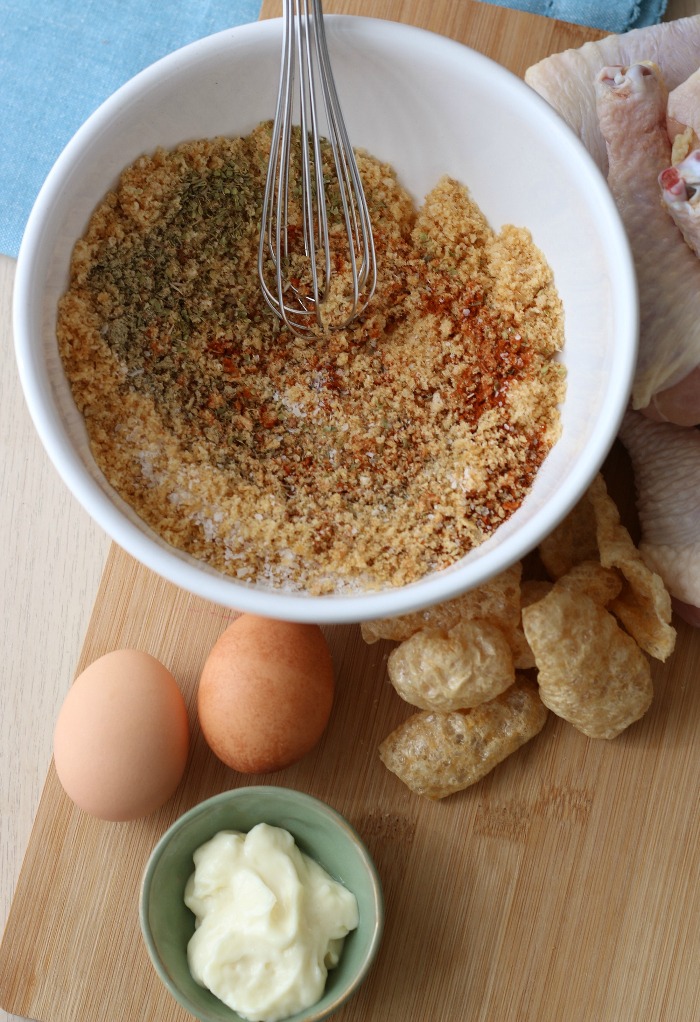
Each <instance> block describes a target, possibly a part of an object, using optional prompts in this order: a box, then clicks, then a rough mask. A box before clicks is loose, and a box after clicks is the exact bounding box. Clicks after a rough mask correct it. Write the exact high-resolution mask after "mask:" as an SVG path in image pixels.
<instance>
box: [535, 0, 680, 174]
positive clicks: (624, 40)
mask: <svg viewBox="0 0 700 1022" xmlns="http://www.w3.org/2000/svg"><path fill="white" fill-rule="evenodd" d="M642 60H651V61H653V62H654V63H655V64H658V66H659V67H660V68H662V69H663V73H664V80H665V82H666V85H667V86H668V88H669V89H671V90H672V89H675V88H676V87H677V86H678V85H680V84H681V82H684V81H685V80H686V78H689V77H690V76H691V75H692V74H693V73H694V72H695V71H696V70H697V68H698V65H700V15H696V16H694V17H692V18H678V19H677V20H676V21H667V22H662V23H661V24H659V25H650V26H649V27H648V28H637V29H633V30H632V31H631V32H625V33H624V35H608V36H604V37H603V38H602V39H600V40H598V41H596V42H590V43H584V45H583V46H580V47H579V48H578V49H571V50H564V51H563V52H562V53H555V54H552V56H550V57H545V58H544V60H541V61H540V62H539V63H537V64H533V65H532V67H529V68H528V69H527V71H526V72H525V81H526V82H527V83H528V85H530V86H532V88H533V89H534V90H535V91H536V92H539V94H540V95H541V96H544V98H545V99H546V100H547V102H548V103H549V104H550V106H553V107H554V109H555V110H557V111H558V113H559V114H561V116H562V117H563V118H564V120H565V121H567V123H568V124H569V125H570V126H571V127H572V128H573V130H574V131H575V132H576V134H577V135H578V136H579V138H580V139H581V140H582V142H583V144H584V145H585V146H586V148H587V149H588V151H589V153H590V154H591V155H592V156H593V159H594V160H595V161H596V163H597V164H598V166H599V167H600V169H601V170H602V171H603V173H604V174H605V173H607V169H608V161H607V155H606V150H605V142H604V141H603V137H602V135H601V133H600V127H599V125H598V117H597V114H596V102H595V84H594V82H595V77H596V75H597V74H598V72H599V71H600V69H601V67H606V66H607V65H623V66H625V67H628V66H629V65H630V64H634V63H636V62H637V61H642Z"/></svg>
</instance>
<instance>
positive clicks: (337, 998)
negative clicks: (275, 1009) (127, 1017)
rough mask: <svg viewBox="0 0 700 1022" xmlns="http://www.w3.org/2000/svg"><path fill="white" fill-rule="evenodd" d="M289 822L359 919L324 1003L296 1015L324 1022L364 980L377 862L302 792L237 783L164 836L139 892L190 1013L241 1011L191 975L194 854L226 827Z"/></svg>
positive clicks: (171, 979) (377, 903) (376, 904)
mask: <svg viewBox="0 0 700 1022" xmlns="http://www.w3.org/2000/svg"><path fill="white" fill-rule="evenodd" d="M263 821H264V822H266V823H269V824H271V825H273V826H278V827H283V828H284V829H285V830H288V831H289V832H290V834H292V836H293V837H294V839H295V841H296V843H297V845H298V846H299V848H300V849H301V851H302V852H305V853H306V854H307V855H309V856H310V857H311V858H313V859H315V860H316V861H317V862H318V863H320V865H321V866H323V868H324V869H325V870H326V871H327V872H328V873H330V875H331V876H333V877H334V878H335V879H336V880H339V881H340V882H341V883H342V884H344V886H345V887H347V888H348V890H350V891H352V893H353V894H354V895H355V897H356V898H357V903H358V909H359V916H360V923H359V926H358V928H357V929H356V930H354V931H353V932H352V933H350V934H349V935H348V937H347V938H346V941H345V946H344V949H343V954H342V956H341V959H340V962H339V963H338V966H337V967H336V968H335V969H332V970H331V971H330V972H329V973H328V981H327V983H326V988H325V992H324V995H323V997H322V998H321V1000H320V1001H319V1002H318V1003H317V1004H316V1005H314V1006H313V1008H312V1009H309V1010H308V1011H307V1012H303V1013H300V1014H299V1015H294V1016H291V1017H292V1018H294V1019H302V1018H303V1019H304V1020H307V1022H309V1020H319V1019H322V1018H325V1017H326V1016H327V1015H328V1014H330V1013H331V1012H332V1011H335V1010H336V1009H337V1008H338V1007H339V1004H340V1003H341V1002H342V1001H343V1000H345V999H346V998H347V997H348V996H350V995H351V994H352V993H353V992H354V991H355V989H356V988H357V987H358V986H359V984H360V983H361V982H362V980H363V979H364V976H365V974H366V972H367V970H368V969H369V967H370V965H371V963H372V961H373V959H374V956H375V954H376V951H377V949H378V946H379V942H380V939H381V934H382V928H383V901H382V892H381V884H380V881H379V877H378V875H377V873H376V870H375V868H374V865H373V863H372V861H371V859H370V857H369V855H368V853H367V851H366V850H365V848H364V846H363V845H362V843H361V841H360V840H359V838H358V837H357V835H356V834H355V832H354V830H353V829H352V827H350V825H349V824H348V823H347V821H345V820H344V819H343V818H342V817H341V816H340V815H339V814H338V813H336V812H335V811H334V810H333V809H331V808H330V807H329V806H327V805H325V804H324V803H322V802H319V801H318V800H317V799H315V798H313V797H311V796H309V795H306V794H304V793H302V792H298V791H292V790H290V789H283V788H275V787H259V788H258V787H254V788H238V789H235V790H234V791H231V792H224V793H223V794H221V795H215V796H214V797H213V798H211V799H208V800H207V801H206V802H203V803H201V804H200V805H198V806H195V807H194V808H193V809H191V810H190V811H189V812H188V813H186V814H185V815H184V816H183V817H182V818H181V819H180V820H178V821H177V822H176V823H175V824H174V825H173V827H171V829H170V830H169V831H167V832H166V834H165V835H164V836H163V838H162V839H161V841H160V842H159V843H158V845H157V846H156V848H155V849H154V851H153V853H152V855H151V858H150V859H149V862H148V864H147V866H146V870H145V873H144V878H143V883H142V889H141V905H140V915H141V927H142V931H143V934H144V939H145V941H146V946H147V948H148V952H149V954H150V956H151V960H152V962H153V964H154V966H155V968H156V971H157V972H158V974H159V975H160V977H161V979H162V980H163V981H164V983H165V985H166V986H167V987H168V989H169V990H170V992H171V993H172V994H173V996H174V997H175V998H176V999H177V1000H178V1001H179V1003H180V1004H181V1005H182V1006H183V1007H184V1008H186V1010H187V1011H189V1012H191V1013H192V1014H194V1015H196V1016H197V1017H199V1018H204V1019H206V1020H208V1022H209V1020H211V1022H214V1020H216V1022H232V1020H237V1019H239V1018H240V1016H239V1015H238V1014H237V1013H236V1012H234V1011H232V1010H231V1009H230V1008H229V1007H227V1005H225V1004H223V1003H222V1002H221V1001H220V1000H219V999H218V998H217V997H215V996H214V995H213V994H212V993H211V992H210V991H209V990H206V989H205V988H203V987H201V986H199V985H198V984H197V983H195V981H194V980H193V979H192V976H191V974H190V971H189V967H188V965H187V942H188V941H189V939H190V937H191V936H192V934H193V933H194V916H193V914H192V913H191V912H190V910H189V909H188V908H187V906H186V905H185V903H184V901H183V894H184V890H185V884H186V882H187V879H188V877H189V876H190V874H191V873H192V871H193V869H194V863H193V860H192V855H193V853H194V851H195V850H196V849H197V848H198V847H199V846H200V845H202V844H203V843H204V842H205V841H208V840H209V839H210V838H212V837H213V836H214V835H215V834H216V833H217V832H218V831H220V830H240V831H243V832H247V831H248V830H250V829H251V828H252V827H254V826H255V824H256V823H260V822H263Z"/></svg>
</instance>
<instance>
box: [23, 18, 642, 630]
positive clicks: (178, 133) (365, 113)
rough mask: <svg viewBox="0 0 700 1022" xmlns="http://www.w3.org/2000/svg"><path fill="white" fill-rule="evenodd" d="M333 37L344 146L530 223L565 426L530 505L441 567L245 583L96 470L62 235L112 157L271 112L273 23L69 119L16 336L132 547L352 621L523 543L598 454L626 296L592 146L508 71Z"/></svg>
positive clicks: (78, 477)
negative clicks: (554, 323)
mask: <svg viewBox="0 0 700 1022" xmlns="http://www.w3.org/2000/svg"><path fill="white" fill-rule="evenodd" d="M327 23H328V24H327V35H328V42H329V47H330V50H331V58H332V62H333V67H334V70H335V76H336V82H337V86H338V91H339V94H340V98H341V103H342V106H343V111H344V114H345V119H346V121H347V126H348V129H349V133H350V137H351V138H352V140H353V144H354V145H356V146H361V147H364V148H366V149H368V150H369V151H370V152H371V153H373V154H374V155H375V156H377V157H379V158H381V159H383V160H387V161H389V162H390V163H391V164H393V165H394V167H395V168H396V169H397V170H398V173H399V177H400V180H401V181H402V183H403V184H405V185H406V187H407V188H408V189H409V191H410V192H411V193H412V194H413V196H414V197H415V199H416V200H417V201H418V202H420V201H421V200H422V199H423V197H424V195H425V194H426V192H427V191H429V189H430V188H431V187H432V186H433V185H434V184H435V183H436V182H437V180H438V179H439V178H440V176H441V175H443V174H450V175H452V176H453V177H455V178H457V179H459V180H460V181H463V182H464V183H465V184H466V185H467V186H468V187H469V189H470V190H471V192H472V194H473V196H474V198H475V200H476V201H477V203H478V204H479V205H480V207H481V209H482V210H483V212H484V213H485V215H486V216H487V218H488V220H489V221H490V223H491V225H492V226H493V227H494V228H496V229H497V228H499V227H500V226H501V225H502V224H504V223H514V224H516V225H518V226H523V227H528V228H529V229H530V230H531V232H532V235H533V238H534V241H535V243H536V244H537V245H538V246H539V247H540V248H541V249H542V251H543V252H544V253H545V255H546V257H547V259H548V261H549V263H550V265H551V266H552V268H553V270H554V274H555V280H556V284H557V287H558V290H559V293H560V295H561V298H562V300H563V302H564V308H565V317H566V344H565V351H564V355H563V361H564V362H565V364H566V366H567V370H568V393H567V397H566V401H565V404H564V407H563V410H562V425H563V435H562V437H561V439H560V440H559V442H558V443H557V444H556V446H555V447H554V449H553V451H552V452H551V453H550V455H549V456H548V458H547V459H546V461H545V463H544V465H543V467H542V469H541V470H540V472H539V473H538V475H537V478H536V481H535V484H534V487H533V489H532V491H531V493H530V494H529V495H528V497H527V499H526V500H525V501H524V503H523V505H522V507H521V508H520V509H519V510H518V511H517V512H516V513H515V514H514V515H513V516H512V517H511V518H510V519H509V520H508V521H507V522H506V523H505V524H504V525H503V526H501V528H500V529H499V530H498V531H497V532H496V533H495V534H494V535H493V536H492V537H491V538H490V539H489V540H488V541H487V542H486V543H484V544H483V545H482V546H481V547H479V548H478V549H476V550H474V551H472V552H470V553H469V554H468V555H467V556H466V557H465V558H463V559H462V560H461V561H460V562H459V563H458V564H456V565H454V566H453V567H451V568H450V569H448V570H445V571H443V572H440V573H436V574H434V575H431V576H429V577H427V578H425V579H423V580H421V581H419V582H416V583H414V584H412V585H409V586H405V587H402V588H393V589H388V590H385V591H382V592H371V593H366V594H352V595H340V594H339V595H329V596H322V597H313V596H307V595H303V594H301V595H300V594H292V593H288V592H282V591H272V590H269V589H265V588H263V587H261V586H254V585H249V584H242V583H240V582H237V581H235V580H233V579H231V578H228V577H225V576H223V575H221V574H218V573H216V572H214V571H213V570H211V569H210V568H208V567H205V566H204V565H202V564H201V563H199V562H197V561H195V560H194V559H193V558H191V557H189V556H187V555H185V554H183V553H181V552H179V551H177V550H175V549H173V548H171V547H168V546H167V545H166V544H165V543H164V542H163V541H162V540H160V539H159V538H158V537H157V536H156V535H155V534H154V533H153V532H152V531H151V530H149V529H148V528H147V527H146V526H145V525H144V524H143V523H142V522H141V521H140V520H139V519H138V517H137V516H136V515H135V514H134V513H133V512H132V511H131V510H130V509H129V508H128V507H127V506H126V505H125V504H124V502H123V501H122V500H121V499H120V498H119V497H118V496H117V495H116V494H115V493H114V491H113V490H112V489H111V488H110V487H109V486H108V485H107V483H106V482H105V480H104V478H103V476H102V474H101V472H100V471H99V470H98V469H97V467H96V465H95V463H94V461H93V458H92V456H91V454H90V451H89V447H88V443H87V437H86V433H85V430H84V426H83V423H82V420H81V417H80V415H79V414H78V412H77V410H76V408H75V406H74V404H73V401H72V398H71V396H70V391H69V387H68V384H67V381H66V379H65V377H64V374H63V371H62V367H61V364H60V361H59V356H58V353H57V347H56V339H55V319H56V304H57V301H58V298H59V296H60V295H61V294H62V292H63V291H64V290H65V288H66V285H67V280H68V267H69V260H70V255H71V250H72V247H73V244H74V242H75V241H76V239H77V238H78V237H79V236H80V235H81V234H82V233H83V231H84V229H85V227H86V225H87V221H88V219H89V217H90V214H91V212H92V210H93V209H94V207H95V206H96V204H97V203H98V202H99V200H100V199H101V198H102V197H103V195H104V194H105V193H106V192H107V191H108V190H109V189H110V188H111V187H113V186H114V185H115V183H116V181H117V179H118V176H119V173H120V171H121V170H122V169H123V168H124V167H125V166H126V165H127V164H128V163H130V162H131V161H132V160H133V159H135V158H136V157H137V156H139V155H140V154H141V153H143V152H150V151H152V150H153V149H154V148H155V147H156V146H157V145H162V146H166V147H170V146H174V145H176V144H177V143H179V142H182V141H184V140H187V139H192V138H203V137H208V136H214V135H218V134H245V133H247V132H248V131H250V130H252V128H254V127H255V125H257V124H258V123H259V122H260V121H262V120H265V119H268V118H270V117H272V116H273V114H274V104H275V98H276V88H277V79H278V68H279V52H280V45H281V22H280V21H263V22H259V23H255V24H251V25H246V26H243V27H241V28H235V29H231V30H230V31H225V32H222V33H218V34H216V35H214V36H210V37H208V38H206V39H202V40H201V41H199V42H196V43H193V44H191V45H190V46H187V47H185V48H183V49H181V50H178V51H177V52H175V53H173V54H171V55H170V56H168V57H166V58H164V59H163V60H160V61H159V62H157V63H156V64H154V65H152V66H151V67H149V68H147V69H146V70H145V71H143V72H141V74H139V75H137V76H136V77H135V78H133V79H132V80H131V81H129V82H128V83H127V84H126V85H124V86H123V87H122V88H121V89H119V90H118V91H117V92H116V93H115V94H114V95H113V96H112V97H111V98H110V99H108V100H107V101H106V102H105V103H104V104H103V105H102V106H101V107H100V108H99V109H98V110H97V111H96V112H95V113H94V114H93V115H92V116H91V117H90V118H89V120H88V121H87V122H86V123H85V124H84V125H83V127H82V128H81V129H80V130H79V131H78V132H77V133H76V135H75V136H74V138H73V139H72V140H71V142H70V143H69V144H68V145H67V147H66V149H65V150H64V152H63V153H62V154H61V156H60V157H59V159H58V160H57V162H56V164H55V166H54V167H53V169H52V171H51V173H50V174H49V176H48V178H47V180H46V183H45V185H44V187H43V189H42V191H41V193H40V195H39V197H38V199H37V201H36V204H35V206H34V209H33V211H32V214H31V216H30V219H29V223H28V225H27V229H26V232H25V236H24V239H23V243H22V246H21V250H20V254H19V259H18V266H17V277H16V288H15V295H14V326H15V339H16V352H17V359H18V363H19V370H20V375H21V380H22V385H23V387H24V391H25V394H26V399H27V403H28V405H29V409H30V412H31V414H32V417H33V419H34V422H35V425H36V428H37V430H38V432H39V434H40V436H41V439H42V441H43V443H44V445H45V447H46V450H47V452H48V454H49V457H50V458H51V460H52V461H53V463H54V465H55V466H56V468H57V470H58V471H59V473H60V474H61V476H62V477H63V479H64V481H65V483H66V484H67V486H68V487H69V488H70V490H71V491H72V492H73V494H74V495H75V496H76V497H77V499H78V500H79V501H80V502H81V503H82V505H83V506H84V507H85V508H86V509H87V511H88V512H89V513H90V515H91V516H92V517H93V518H94V519H95V520H96V521H97V522H98V523H99V524H100V525H101V526H102V527H103V528H104V529H105V531H106V532H107V533H108V534H109V535H110V536H111V537H112V538H113V539H114V540H115V541H116V542H117V543H118V544H119V545H121V546H122V547H123V548H124V549H125V550H127V551H128V552H129V553H131V554H132V555H133V556H134V557H135V558H136V559H137V560H139V561H141V562H142V563H144V564H145V565H147V566H148V567H149V568H151V569H153V570H154V571H156V572H158V573H159V574H160V575H162V576H164V577H166V578H168V579H170V580H171V581H173V582H175V583H176V584H178V585H180V586H181V587H183V588H184V589H187V590H189V591H191V592H194V593H197V594H199V595H201V596H204V597H206V598H208V599H210V600H212V601H214V602H216V603H219V604H222V605H225V606H229V607H235V608H237V609H239V610H248V611H252V612H255V613H259V614H263V615H267V616H269V617H278V618H285V619H291V620H304V621H317V622H319V623H322V622H343V621H360V620H366V619H370V618H373V617H384V616H390V615H394V614H399V613H405V612H408V611H410V610H415V609H417V608H419V607H422V606H427V605H429V604H431V603H434V602H437V601H439V600H444V599H447V598H449V597H452V596H455V595H457V594H458V593H460V592H463V591H465V590H467V589H469V588H471V587H473V586H474V585H477V584H479V583H480V582H483V581H485V580H486V579H487V578H489V577H491V576H492V575H494V574H495V573H496V572H498V571H501V570H503V569H505V568H506V567H508V566H509V565H510V564H512V563H513V562H514V561H516V560H518V559H519V558H520V557H521V556H523V555H524V554H525V553H527V552H528V551H529V550H531V549H532V548H533V547H534V546H535V545H536V544H537V543H538V542H539V541H540V539H542V537H543V536H545V535H546V534H547V533H548V532H550V531H551V530H552V528H553V527H554V526H555V525H556V524H557V523H558V522H559V521H560V519H561V518H562V517H563V516H564V515H565V514H566V512H567V511H568V510H569V509H570V508H571V507H572V506H573V505H574V503H575V502H576V501H577V499H578V498H579V497H580V496H581V494H582V492H583V491H584V489H585V488H586V487H587V485H588V484H589V482H590V480H591V479H592V477H593V475H594V474H595V472H596V471H597V470H598V469H599V467H600V465H601V464H602V462H603V460H604V458H605V455H606V454H607V452H608V450H609V448H610V445H611V443H612V441H613V439H614V437H615V435H616V433H617V429H618V426H619V422H620V419H621V416H622V413H623V411H624V408H625V405H626V403H627V400H628V396H629V389H630V384H631V378H632V374H633V370H634V364H635V359H636V343H637V326H638V324H637V294H636V284H635V277H634V271H633V266H632V261H631V257H630V253H629V249H628V245H627V241H626V236H625V233H624V230H623V228H622V225H621V222H620V219H619V216H618V213H617V210H616V208H615V206H614V203H613V201H612V199H611V197H610V194H609V192H608V190H607V186H606V184H605V182H604V180H603V178H602V176H601V175H600V172H599V171H598V169H597V167H596V166H595V165H594V163H593V161H592V159H591V158H590V157H589V155H588V153H587V152H586V150H585V149H584V147H583V146H582V144H581V143H580V142H579V140H578V139H577V138H576V137H575V136H574V135H573V133H572V132H571V131H570V130H569V128H568V127H567V126H566V125H565V124H564V123H563V121H562V120H561V119H560V118H559V117H558V116H557V115H556V114H555V113H554V112H553V111H552V110H551V109H550V108H549V106H548V105H547V104H546V103H545V102H544V101H543V100H542V99H541V98H540V97H539V96H538V95H536V94H535V93H534V92H533V91H532V90H531V89H530V88H529V87H528V86H526V85H525V84H524V83H523V82H522V81H521V80H520V79H518V78H517V77H515V76H514V75H512V74H511V73H510V72H508V71H507V70H505V69H504V68H502V67H501V66H499V65H497V64H495V63H494V62H493V61H490V60H488V59H487V58H485V57H484V56H482V55H481V54H479V53H476V52H474V51H472V50H470V49H468V48H466V47H464V46H462V45H460V44H458V43H455V42H453V41H451V40H448V39H446V38H443V37H441V36H437V35H434V34H432V33H427V32H424V31H421V30H418V29H414V28H411V27H407V26H404V25H399V24H394V23H391V22H385V21H380V20H376V19H365V18H353V17H343V16H331V17H328V18H327Z"/></svg>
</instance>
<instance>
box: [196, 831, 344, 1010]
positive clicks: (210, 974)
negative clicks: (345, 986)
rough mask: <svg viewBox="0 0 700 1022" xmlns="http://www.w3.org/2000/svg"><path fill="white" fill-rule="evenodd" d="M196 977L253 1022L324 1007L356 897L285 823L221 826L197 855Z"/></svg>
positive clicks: (199, 849) (201, 983)
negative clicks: (228, 828)
mask: <svg viewBox="0 0 700 1022" xmlns="http://www.w3.org/2000/svg"><path fill="white" fill-rule="evenodd" d="M194 864H195V870H194V873H193V874H192V875H191V876H190V878H189V880H188V881H187V885H186V887H185V904H186V905H187V907H188V908H189V909H190V910H191V911H192V912H193V913H194V915H195V932H194V934H193V936H192V938H191V939H190V942H189V944H188V946H187V960H188V963H189V967H190V972H191V973H192V976H193V978H194V979H195V980H196V982H197V983H199V984H200V985H201V986H204V987H207V988H208V989H209V990H211V992H212V993H213V994H215V995H216V996H217V997H218V998H219V999H220V1000H221V1001H223V1002H224V1003H225V1004H227V1005H228V1006H229V1007H230V1008H233V1010H234V1011H237V1012H238V1014H239V1015H241V1016H242V1017H243V1018H246V1019H250V1020H251V1022H277V1020H278V1019H283V1018H287V1017H288V1016H289V1015H293V1014H295V1012H297V1011H301V1010H302V1009H303V1008H307V1007H309V1006H310V1005H312V1004H315V1003H316V1001H318V1000H319V999H320V997H321V995H322V994H323V990H324V987H325V985H326V977H327V975H328V970H329V969H331V968H333V967H334V966H335V965H337V964H338V961H339V958H340V954H341V952H342V947H343V941H344V938H345V936H346V935H347V934H348V933H349V932H350V931H351V930H354V929H355V927H356V926H357V924H358V921H359V916H358V910H357V901H356V899H355V896H354V894H352V893H351V892H350V891H348V890H347V889H346V888H345V887H343V885H342V884H340V883H338V882H337V881H336V880H334V879H333V878H332V877H330V876H329V875H328V873H326V871H325V870H324V869H323V868H322V867H321V866H319V865H318V863H317V862H314V860H313V859H311V858H309V856H307V855H305V854H304V853H303V852H302V851H300V849H299V848H298V847H297V846H296V844H295V843H294V838H293V837H292V835H291V834H289V833H288V832H287V831H286V830H283V829H282V828H280V827H272V826H270V825H269V824H267V823H260V824H258V825H257V826H256V827H253V829H252V830H251V831H249V832H248V834H240V833H238V832H237V831H226V830H225V831H220V832H219V833H218V834H216V835H215V836H214V837H213V838H212V839H211V840H210V841H207V842H206V844H204V845H202V846H201V847H200V848H198V849H197V851H196V852H195V853H194Z"/></svg>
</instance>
